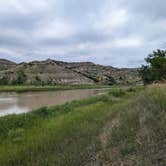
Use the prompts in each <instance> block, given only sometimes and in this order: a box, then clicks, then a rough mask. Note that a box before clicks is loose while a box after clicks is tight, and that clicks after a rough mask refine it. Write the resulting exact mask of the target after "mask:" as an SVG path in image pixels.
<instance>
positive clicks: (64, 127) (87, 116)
mask: <svg viewBox="0 0 166 166" xmlns="http://www.w3.org/2000/svg"><path fill="white" fill-rule="evenodd" d="M165 109H166V87H165V86H161V87H148V88H146V89H144V88H141V87H139V88H132V89H131V88H128V89H126V90H119V89H117V90H115V89H114V90H113V91H112V93H111V92H110V93H109V94H106V95H98V96H96V97H92V98H89V99H85V100H81V101H73V102H71V103H66V104H64V105H61V106H55V107H49V108H47V107H43V108H41V109H39V110H37V111H34V112H30V113H27V114H21V115H9V116H5V117H1V118H0V166H29V165H31V166H47V165H48V166H54V165H60V166H61V165H62V166H63V165H64V166H66V165H72V166H78V165H79V166H80V165H85V164H86V163H88V162H91V161H93V157H95V156H97V155H98V154H100V155H102V160H101V161H100V162H101V163H102V164H104V163H105V162H106V163H109V162H110V165H111V163H116V162H120V163H122V161H123V162H125V161H126V162H128V160H127V159H126V157H128V156H131V155H133V154H134V155H135V157H136V159H137V160H136V161H137V162H139V164H140V163H141V161H142V160H141V157H142V156H141V155H140V154H141V150H140V149H141V148H142V147H144V146H145V145H147V143H157V142H158V141H159V140H162V139H164V137H165V131H166V127H165V126H166V123H165V121H166V119H165V111H166V110H165ZM114 120H118V122H117V125H115V126H112V125H110V126H111V127H109V126H108V125H107V124H109V123H112V121H114ZM105 126H106V131H107V134H105V133H104V134H105V139H106V146H103V145H102V140H101V138H100V137H99V135H102V132H103V128H105ZM145 130H146V131H147V132H146V133H145ZM108 133H109V134H108ZM158 133H162V134H163V135H162V136H161V135H159V134H158ZM148 141H149V142H148ZM139 150H140V151H139ZM99 152H100V153H99ZM93 162H94V161H93ZM127 164H128V163H127ZM94 165H96V164H95V163H94ZM117 165H118V164H117ZM128 165H129V164H128ZM135 165H136V164H135ZM142 165H143V164H142Z"/></svg>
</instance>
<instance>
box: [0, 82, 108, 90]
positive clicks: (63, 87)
mask: <svg viewBox="0 0 166 166" xmlns="http://www.w3.org/2000/svg"><path fill="white" fill-rule="evenodd" d="M110 87H111V86H109V85H99V84H98V85H55V86H47V85H45V86H35V85H7V86H5V85H4V86H3V85H0V92H28V91H57V90H72V89H98V88H110Z"/></svg>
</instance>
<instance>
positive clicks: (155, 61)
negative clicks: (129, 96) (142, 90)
mask: <svg viewBox="0 0 166 166" xmlns="http://www.w3.org/2000/svg"><path fill="white" fill-rule="evenodd" d="M146 62H147V65H146V66H144V65H143V66H142V68H141V70H140V74H141V76H142V79H143V81H144V83H145V84H148V83H152V82H154V81H165V80H166V51H165V50H157V51H154V52H153V54H151V55H149V56H148V58H147V59H146Z"/></svg>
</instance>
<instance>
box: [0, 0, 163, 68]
mask: <svg viewBox="0 0 166 166" xmlns="http://www.w3.org/2000/svg"><path fill="white" fill-rule="evenodd" d="M165 46H166V0H0V58H7V59H10V60H14V61H17V62H21V61H32V60H35V59H36V60H41V59H47V58H52V59H56V60H63V61H92V62H95V63H98V64H104V65H112V66H115V67H138V66H140V65H141V64H142V63H143V61H144V58H145V57H146V56H147V55H148V54H149V53H151V52H152V51H153V50H154V49H157V48H165Z"/></svg>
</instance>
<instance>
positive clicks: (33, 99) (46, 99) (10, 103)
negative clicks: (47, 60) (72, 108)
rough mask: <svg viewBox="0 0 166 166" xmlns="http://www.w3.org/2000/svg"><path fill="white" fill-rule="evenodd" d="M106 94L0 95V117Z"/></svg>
mask: <svg viewBox="0 0 166 166" xmlns="http://www.w3.org/2000/svg"><path fill="white" fill-rule="evenodd" d="M106 92H108V89H87V90H65V91H48V92H25V93H13V92H10V93H7V92H6V93H0V116H4V115H8V114H20V113H24V112H29V111H32V110H35V109H38V108H40V107H43V106H54V105H60V104H64V103H66V102H70V101H73V100H79V99H84V98H87V97H91V96H94V95H97V94H102V93H106Z"/></svg>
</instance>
